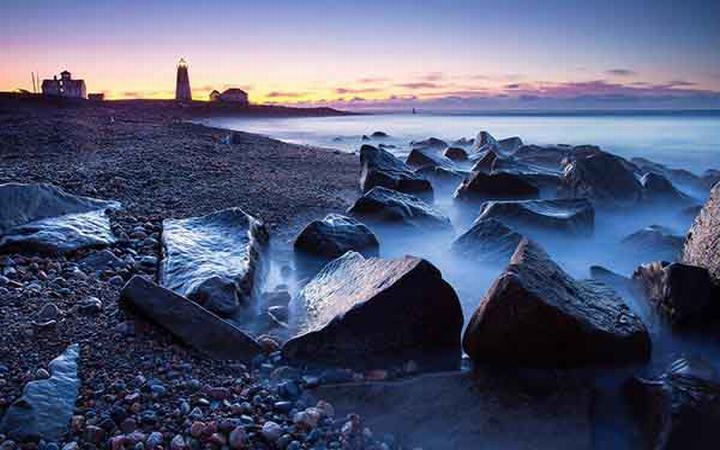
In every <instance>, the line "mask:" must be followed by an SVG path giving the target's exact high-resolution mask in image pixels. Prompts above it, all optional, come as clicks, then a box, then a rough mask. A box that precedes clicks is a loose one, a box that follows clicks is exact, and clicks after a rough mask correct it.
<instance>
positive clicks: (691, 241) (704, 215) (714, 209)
mask: <svg viewBox="0 0 720 450" xmlns="http://www.w3.org/2000/svg"><path fill="white" fill-rule="evenodd" d="M682 260H683V262H684V263H686V264H690V265H693V266H700V267H705V268H706V269H708V270H709V271H710V275H711V276H712V277H713V279H714V280H715V282H716V283H720V183H718V184H716V185H715V187H713V188H712V190H711V191H710V198H709V199H708V201H707V203H705V206H703V208H702V210H700V214H698V215H697V217H696V218H695V222H694V223H693V225H692V227H690V231H689V232H688V234H687V237H686V238H685V246H684V247H683V255H682Z"/></svg>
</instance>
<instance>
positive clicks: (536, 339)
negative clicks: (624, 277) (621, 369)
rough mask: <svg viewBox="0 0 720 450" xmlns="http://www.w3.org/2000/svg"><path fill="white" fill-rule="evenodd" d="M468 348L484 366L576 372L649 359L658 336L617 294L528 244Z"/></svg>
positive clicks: (493, 291)
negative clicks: (577, 275) (589, 366)
mask: <svg viewBox="0 0 720 450" xmlns="http://www.w3.org/2000/svg"><path fill="white" fill-rule="evenodd" d="M463 348H464V349H465V352H466V353H467V354H468V355H469V356H470V357H471V358H472V359H473V360H474V361H476V362H498V363H503V364H508V365H519V366H535V367H571V366H579V365H583V364H593V363H597V364H605V363H624V362H629V361H638V360H645V359H646V358H647V357H648V356H649V354H650V336H649V335H648V332H647V329H646V328H645V325H644V324H643V323H642V321H641V320H640V318H639V317H637V316H636V315H635V314H634V313H633V312H632V311H631V310H630V308H628V306H627V305H626V304H625V303H624V302H623V301H622V299H621V298H620V297H619V296H618V295H617V294H616V293H615V291H613V290H612V289H611V288H609V287H607V286H606V285H604V284H602V283H597V282H593V281H577V280H574V279H573V278H571V277H570V276H569V275H568V274H566V273H565V272H564V271H563V270H562V269H561V268H560V267H559V266H558V265H557V264H555V262H554V261H552V260H551V259H550V257H549V256H548V255H547V254H546V253H545V251H544V250H543V249H541V248H540V247H539V246H538V245H537V244H535V243H533V242H532V241H529V240H527V239H525V240H523V241H522V242H521V243H520V245H519V246H518V248H517V250H516V251H515V254H513V257H512V259H511V260H510V265H509V266H508V267H507V268H506V269H505V271H504V272H503V273H502V274H501V275H500V277H499V278H498V279H497V280H495V282H494V283H493V285H492V286H491V287H490V289H489V290H488V292H487V293H486V294H485V297H484V298H483V300H482V301H481V303H480V306H479V307H478V309H477V311H476V312H475V314H474V315H473V317H472V318H471V319H470V322H469V323H468V326H467V328H466V330H465V335H464V337H463Z"/></svg>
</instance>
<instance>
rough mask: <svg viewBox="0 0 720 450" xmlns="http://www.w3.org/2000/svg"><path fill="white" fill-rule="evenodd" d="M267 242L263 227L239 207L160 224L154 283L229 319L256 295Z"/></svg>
mask: <svg viewBox="0 0 720 450" xmlns="http://www.w3.org/2000/svg"><path fill="white" fill-rule="evenodd" d="M267 241H268V232H267V230H266V228H265V226H264V225H263V223H262V222H260V221H259V220H257V219H255V218H254V217H252V216H250V215H249V214H247V213H245V212H244V211H243V210H241V209H240V208H228V209H224V210H221V211H217V212H214V213H211V214H208V215H205V216H200V217H190V218H187V219H166V220H164V221H163V232H162V246H163V255H164V257H163V260H162V263H161V265H160V274H159V279H160V284H161V285H162V286H163V287H166V288H168V289H170V290H173V291H175V292H177V293H178V294H180V295H182V296H185V297H187V298H189V299H191V300H194V301H196V302H198V303H200V304H201V305H204V306H205V307H206V308H207V309H209V310H211V311H213V312H214V313H216V314H219V315H221V316H223V317H231V316H233V315H234V314H235V313H237V312H238V311H239V310H240V308H241V307H246V306H249V305H250V304H251V302H252V300H253V298H254V296H255V294H256V293H257V289H258V288H259V283H261V281H262V276H263V272H264V268H265V264H264V261H263V260H264V255H263V254H264V249H265V246H266V244H267Z"/></svg>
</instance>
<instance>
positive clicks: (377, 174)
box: [360, 145, 433, 197]
mask: <svg viewBox="0 0 720 450" xmlns="http://www.w3.org/2000/svg"><path fill="white" fill-rule="evenodd" d="M360 164H361V165H362V171H361V173H360V189H362V191H363V192H367V191H369V190H371V189H372V188H374V187H376V186H382V187H385V188H388V189H394V190H396V191H400V192H405V193H413V194H420V195H424V196H428V197H432V192H433V190H432V185H431V184H430V182H429V181H428V180H426V179H424V178H422V177H420V176H419V175H417V174H415V172H413V171H412V169H411V168H410V167H408V166H407V164H405V163H404V162H402V161H400V160H399V159H397V158H396V157H394V156H393V155H392V154H391V153H390V152H387V151H385V150H382V149H379V148H376V147H373V146H371V145H363V146H362V147H361V148H360Z"/></svg>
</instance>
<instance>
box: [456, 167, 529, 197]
mask: <svg viewBox="0 0 720 450" xmlns="http://www.w3.org/2000/svg"><path fill="white" fill-rule="evenodd" d="M538 195H540V190H539V189H538V188H537V187H535V186H534V185H532V184H531V183H529V182H528V181H526V180H525V179H524V178H523V177H522V176H519V175H515V174H510V173H503V172H501V173H491V174H487V173H484V172H480V171H477V172H473V173H472V174H470V176H469V177H468V178H467V179H466V180H465V181H464V182H463V183H462V184H461V185H460V186H458V188H457V190H456V191H455V194H454V197H455V198H456V199H458V200H467V201H483V200H493V199H529V198H537V197H538Z"/></svg>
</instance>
